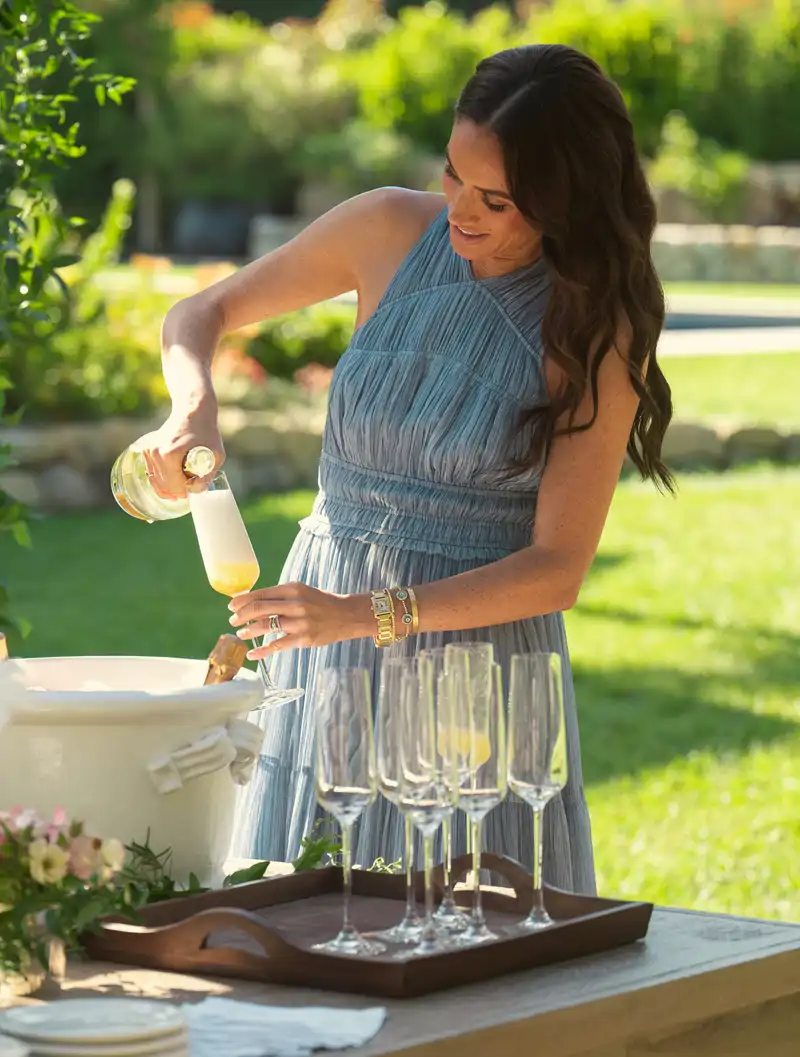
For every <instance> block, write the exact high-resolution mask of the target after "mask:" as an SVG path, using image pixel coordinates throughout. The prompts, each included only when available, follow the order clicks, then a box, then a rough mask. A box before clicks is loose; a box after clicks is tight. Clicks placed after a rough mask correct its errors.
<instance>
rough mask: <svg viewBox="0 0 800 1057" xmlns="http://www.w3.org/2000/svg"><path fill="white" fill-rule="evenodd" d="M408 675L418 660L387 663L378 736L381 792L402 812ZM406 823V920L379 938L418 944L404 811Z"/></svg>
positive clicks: (410, 834) (410, 832) (409, 831)
mask: <svg viewBox="0 0 800 1057" xmlns="http://www.w3.org/2000/svg"><path fill="white" fill-rule="evenodd" d="M404 673H410V674H411V675H415V674H417V661H416V658H414V657H392V658H390V659H389V660H386V661H384V662H383V665H382V668H381V686H380V692H379V695H378V723H377V730H376V734H375V740H376V756H377V764H378V792H380V793H382V794H383V796H384V797H385V798H386V799H387V800H388V801H389V802H390V803H392V804H394V805H395V807H397V808H398V809H400V810H402V808H401V804H400V782H399V774H400V769H401V766H402V763H401V755H400V732H401V720H400V708H401V701H402V692H403V685H402V684H403V674H404ZM403 822H404V825H405V867H406V911H405V915H404V917H403V920H402V921H400V922H399V923H398V924H397V925H395V926H394V927H393V928H390V929H387V930H386V931H385V932H381V933H378V936H379V938H380V939H382V940H387V941H388V942H390V943H417V942H418V941H419V939H420V937H421V935H422V922H421V921H420V919H419V915H418V914H417V906H416V898H415V893H414V823H413V822H412V820H411V816H410V815H409V813H408V812H407V811H403Z"/></svg>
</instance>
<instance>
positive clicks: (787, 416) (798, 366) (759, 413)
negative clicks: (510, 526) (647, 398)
mask: <svg viewBox="0 0 800 1057" xmlns="http://www.w3.org/2000/svg"><path fill="white" fill-rule="evenodd" d="M661 367H662V370H663V371H664V374H665V375H666V376H667V381H668V382H669V384H670V386H671V387H672V400H673V404H674V406H675V417H676V418H679V419H716V420H726V421H729V422H735V421H739V422H744V423H747V424H748V425H762V424H766V425H782V426H790V427H794V426H800V354H798V353H791V352H785V353H764V354H761V355H758V356H687V357H680V356H676V357H665V358H664V359H663V360H662V362H661Z"/></svg>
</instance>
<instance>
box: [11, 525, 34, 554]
mask: <svg viewBox="0 0 800 1057" xmlns="http://www.w3.org/2000/svg"><path fill="white" fill-rule="evenodd" d="M11 535H12V536H13V537H14V539H15V540H16V541H17V543H18V544H19V546H20V547H26V548H27V549H28V550H30V548H31V547H32V546H33V540H32V539H31V533H30V529H29V528H28V526H27V525H26V523H25V522H24V521H15V522H14V523H13V524H12V526H11Z"/></svg>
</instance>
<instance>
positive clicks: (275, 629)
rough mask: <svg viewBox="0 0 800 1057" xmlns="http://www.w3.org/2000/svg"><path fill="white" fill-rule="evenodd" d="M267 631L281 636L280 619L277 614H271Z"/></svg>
mask: <svg viewBox="0 0 800 1057" xmlns="http://www.w3.org/2000/svg"><path fill="white" fill-rule="evenodd" d="M268 619H269V630H270V634H271V635H274V634H278V635H282V634H283V628H282V627H281V618H280V617H279V616H277V614H275V613H273V614H272V615H271V616H270V617H269V618H268Z"/></svg>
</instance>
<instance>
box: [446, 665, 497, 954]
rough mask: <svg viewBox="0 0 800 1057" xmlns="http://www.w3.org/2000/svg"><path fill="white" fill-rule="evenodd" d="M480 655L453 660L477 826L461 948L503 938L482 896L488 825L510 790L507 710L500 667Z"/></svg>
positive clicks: (463, 765)
mask: <svg viewBox="0 0 800 1057" xmlns="http://www.w3.org/2000/svg"><path fill="white" fill-rule="evenodd" d="M482 659H483V658H481V657H480V655H475V654H474V653H473V654H470V653H469V652H467V651H463V652H461V653H460V654H455V655H454V656H453V657H452V659H451V660H449V663H450V664H451V665H452V667H451V669H450V671H449V679H450V685H451V688H452V693H453V700H454V708H455V713H456V730H457V737H456V751H457V753H458V756H459V762H458V777H459V790H458V795H459V803H460V805H461V807H462V809H463V811H464V812H465V814H466V816H467V818H468V819H469V821H470V826H471V829H472V876H473V902H472V914H471V917H470V922H469V925H468V927H467V929H466V931H465V932H463V933H460V934H459V935H457V936H455V937H454V939H453V942H454V943H456V944H458V945H459V946H471V945H472V944H475V943H486V942H487V941H490V940H495V939H498V936H497V934H496V933H494V932H492V930H491V929H490V928H489V927H488V925H487V924H486V918H485V916H484V913H483V902H482V897H481V848H482V836H483V823H484V820H485V818H486V816H487V815H488V814H489V812H490V811H491V810H492V809H493V808H495V807H497V805H498V804H500V803H501V802H502V800H503V799H504V797H505V795H506V792H507V788H508V785H507V770H506V768H507V753H506V741H505V709H504V702H503V684H502V676H501V673H500V666H499V665H497V664H495V663H494V662H491V663H490V664H486V663H483V664H482V663H481V660H482Z"/></svg>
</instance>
